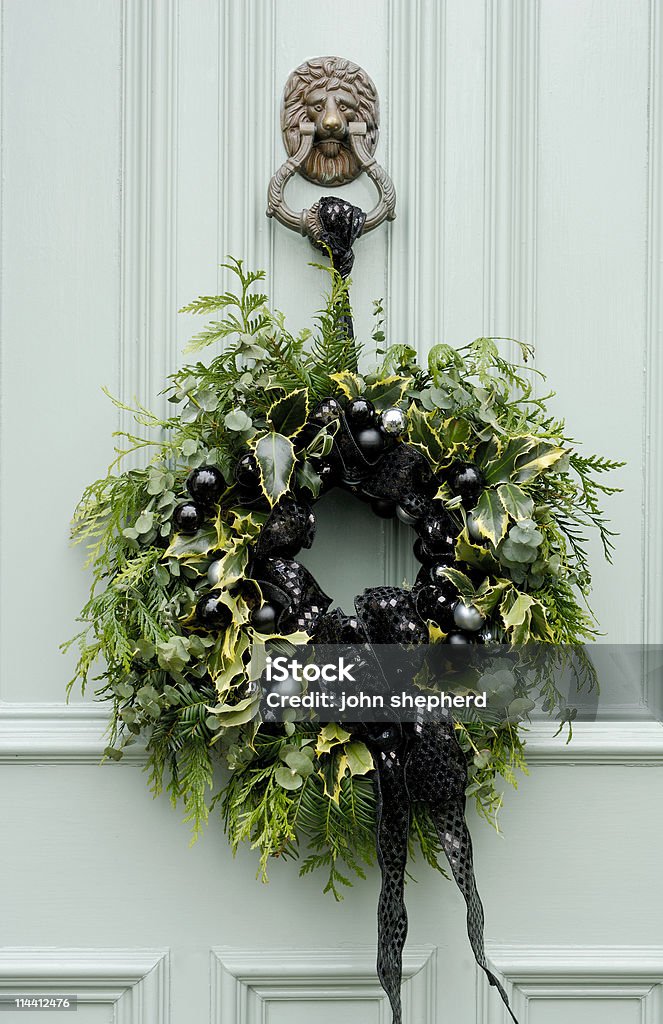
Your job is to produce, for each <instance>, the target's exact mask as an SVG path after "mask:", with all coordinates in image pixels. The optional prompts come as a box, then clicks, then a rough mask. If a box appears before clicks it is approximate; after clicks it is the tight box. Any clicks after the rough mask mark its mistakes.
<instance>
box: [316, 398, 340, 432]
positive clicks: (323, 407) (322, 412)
mask: <svg viewBox="0 0 663 1024" xmlns="http://www.w3.org/2000/svg"><path fill="white" fill-rule="evenodd" d="M341 412H342V409H341V403H340V402H339V401H338V400H337V399H336V398H323V399H322V401H321V402H319V403H318V404H317V405H316V407H315V409H314V410H313V412H312V413H311V420H312V421H313V422H314V423H319V424H320V426H322V427H326V426H327V424H328V423H333V422H334V420H337V419H339V417H340V415H341Z"/></svg>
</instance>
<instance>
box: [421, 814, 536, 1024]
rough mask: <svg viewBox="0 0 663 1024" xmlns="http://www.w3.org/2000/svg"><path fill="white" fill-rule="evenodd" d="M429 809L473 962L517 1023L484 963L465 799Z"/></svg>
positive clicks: (479, 903)
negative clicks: (459, 900) (463, 914)
mask: <svg viewBox="0 0 663 1024" xmlns="http://www.w3.org/2000/svg"><path fill="white" fill-rule="evenodd" d="M430 810H431V815H432V818H433V821H434V823H435V827H436V829H437V832H438V835H439V837H440V842H441V844H442V847H443V849H444V852H445V854H446V855H447V860H448V861H449V866H450V867H451V871H452V874H453V876H454V878H455V880H456V885H457V886H458V888H459V889H460V891H461V892H462V894H463V896H464V898H465V903H466V904H467V935H468V938H469V940H470V945H471V947H472V952H473V953H474V956H475V959H476V962H477V963H478V965H479V967H481V969H482V970H483V971H484V972H485V974H486V977H487V978H488V981H489V982H490V984H491V985H493V986H494V987H495V988H496V989H497V991H498V992H499V994H500V996H501V997H502V1001H503V1003H504V1005H505V1006H506V1008H507V1011H508V1013H509V1016H510V1017H511V1020H512V1021H514V1024H518V1021H517V1019H516V1017H515V1015H514V1013H513V1010H512V1009H511V1007H510V1006H509V997H508V996H507V994H506V992H505V990H504V987H503V985H502V984H501V982H500V981H499V980H498V979H497V978H496V977H495V975H494V974H493V972H492V971H491V970H490V968H489V967H488V964H487V961H486V951H485V948H484V943H483V925H484V916H483V906H482V903H481V899H480V897H479V893H478V890H477V884H476V879H475V877H474V864H473V857H472V838H471V836H470V831H469V829H468V827H467V823H466V821H465V800H464V798H463V799H462V800H461V801H454V802H452V803H448V804H445V805H438V806H436V807H431V808H430Z"/></svg>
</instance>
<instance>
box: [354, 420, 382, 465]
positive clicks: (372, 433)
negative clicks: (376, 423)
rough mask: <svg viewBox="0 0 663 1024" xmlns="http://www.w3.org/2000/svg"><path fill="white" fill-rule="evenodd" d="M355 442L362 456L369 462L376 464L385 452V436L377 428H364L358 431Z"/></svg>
mask: <svg viewBox="0 0 663 1024" xmlns="http://www.w3.org/2000/svg"><path fill="white" fill-rule="evenodd" d="M355 440H356V442H357V446H358V448H359V450H360V451H361V453H362V455H363V456H364V458H365V459H367V460H368V462H374V461H375V460H376V459H378V458H379V457H380V455H382V452H383V450H384V436H383V435H382V434H381V433H380V431H379V430H377V429H376V428H375V427H363V428H362V429H361V430H359V431H357V434H356V437H355Z"/></svg>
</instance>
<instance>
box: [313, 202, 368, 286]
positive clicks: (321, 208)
mask: <svg viewBox="0 0 663 1024" xmlns="http://www.w3.org/2000/svg"><path fill="white" fill-rule="evenodd" d="M317 213H318V223H319V225H320V241H319V243H318V244H319V246H320V247H321V248H324V249H329V251H330V252H331V258H332V264H333V267H334V269H335V270H337V271H338V272H339V274H340V275H341V277H342V278H346V277H347V276H348V274H349V273H350V271H351V270H352V265H353V263H354V261H355V256H354V253H353V251H352V246H353V245H354V243H355V242H356V240H357V239H358V238H359V236H360V234H361V233H362V231H363V228H364V224H365V223H366V214H365V213H364V211H363V210H360V209H359V207H358V206H353V205H352V203H346V202H345V200H343V199H336V198H335V197H334V196H323V197H322V199H320V200H319V201H318V205H317Z"/></svg>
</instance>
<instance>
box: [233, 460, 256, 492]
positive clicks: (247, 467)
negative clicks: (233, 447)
mask: <svg viewBox="0 0 663 1024" xmlns="http://www.w3.org/2000/svg"><path fill="white" fill-rule="evenodd" d="M235 480H236V481H237V483H238V484H239V486H240V487H243V488H244V489H245V490H247V491H252V490H256V489H257V488H258V487H259V486H260V470H259V469H258V463H257V462H256V457H255V455H253V454H252V453H251V452H246V454H245V455H242V457H241V458H240V459H239V460H238V462H237V465H236V466H235Z"/></svg>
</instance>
